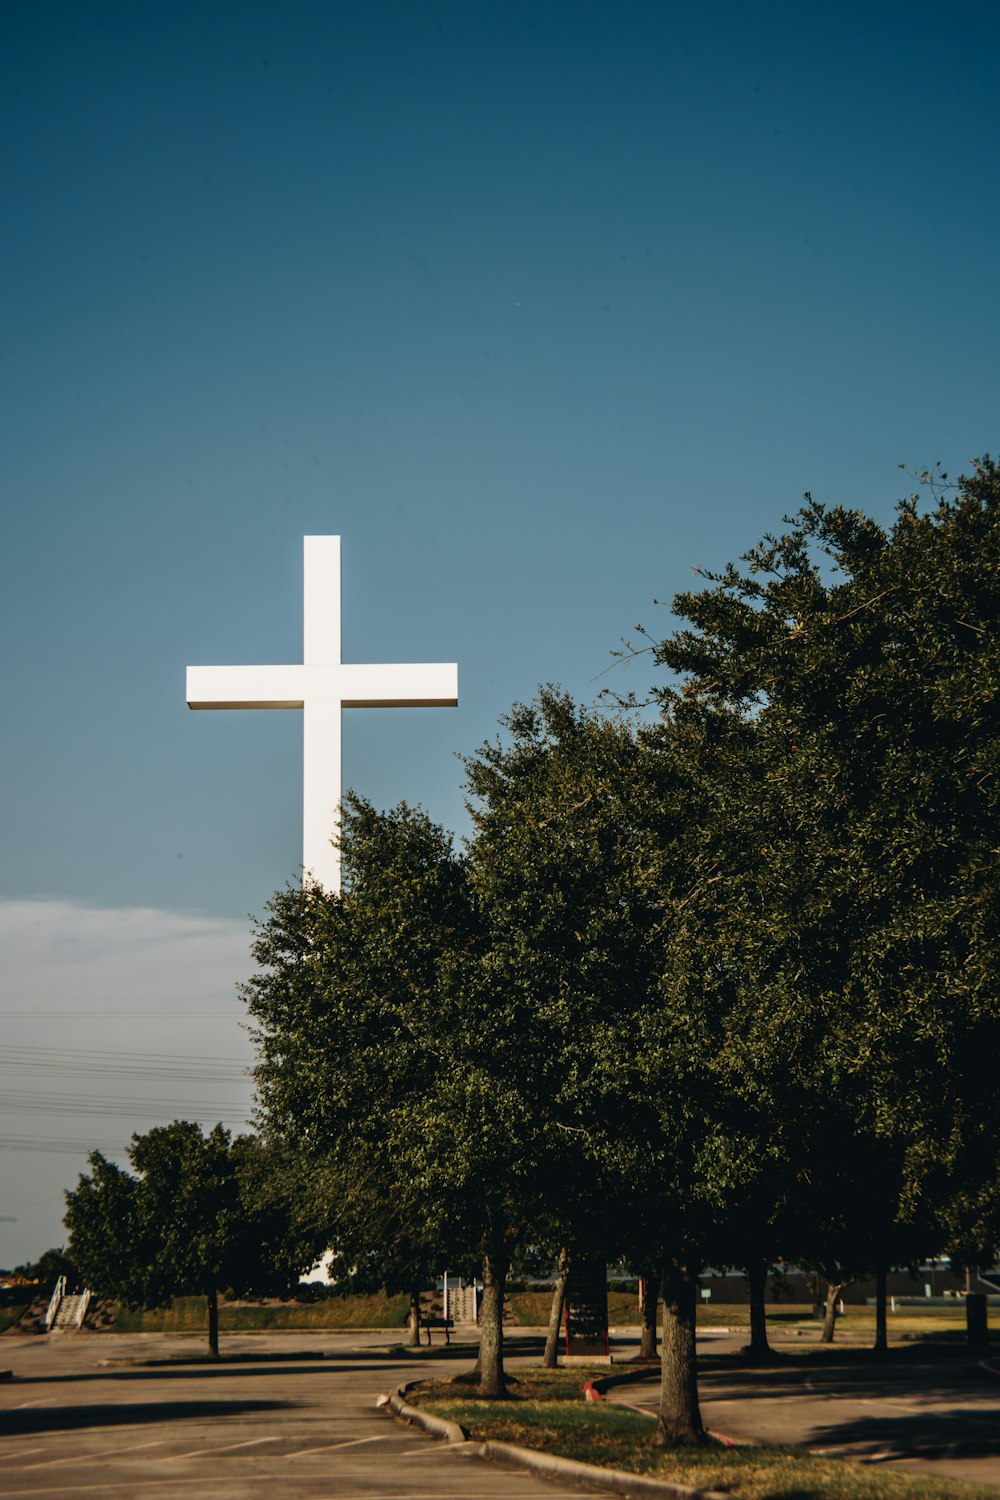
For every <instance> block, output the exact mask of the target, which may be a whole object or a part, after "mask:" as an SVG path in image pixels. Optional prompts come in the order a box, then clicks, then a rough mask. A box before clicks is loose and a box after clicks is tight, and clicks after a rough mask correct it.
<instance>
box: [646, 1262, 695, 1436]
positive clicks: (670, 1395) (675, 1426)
mask: <svg viewBox="0 0 1000 1500" xmlns="http://www.w3.org/2000/svg"><path fill="white" fill-rule="evenodd" d="M696 1302H697V1286H696V1283H695V1277H694V1275H693V1274H692V1273H691V1272H690V1271H689V1270H688V1269H687V1268H686V1267H685V1266H677V1265H670V1266H668V1267H667V1269H666V1272H665V1274H664V1277H663V1341H662V1352H661V1356H660V1360H661V1364H660V1369H661V1374H660V1411H659V1417H658V1420H657V1424H656V1435H655V1436H654V1438H653V1446H654V1447H656V1448H676V1447H680V1446H681V1445H682V1444H694V1443H704V1442H707V1441H708V1439H707V1437H706V1434H705V1429H704V1427H703V1426H702V1423H701V1412H700V1411H699V1409H698V1368H697V1361H696V1356H695V1305H696Z"/></svg>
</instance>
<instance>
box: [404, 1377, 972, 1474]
mask: <svg viewBox="0 0 1000 1500" xmlns="http://www.w3.org/2000/svg"><path fill="white" fill-rule="evenodd" d="M607 1373H608V1371H607V1368H606V1367H604V1368H603V1369H594V1370H591V1371H589V1372H588V1371H587V1370H586V1369H581V1368H580V1367H576V1368H574V1369H573V1370H571V1371H570V1370H558V1371H555V1372H551V1373H550V1372H548V1371H542V1370H530V1371H529V1370H518V1371H517V1374H516V1384H512V1399H511V1400H509V1401H480V1400H477V1399H475V1397H474V1396H472V1395H471V1393H470V1391H469V1388H468V1386H464V1387H463V1386H462V1385H461V1384H456V1383H455V1382H453V1381H446V1380H438V1381H425V1382H422V1383H421V1384H420V1385H419V1386H416V1387H413V1388H412V1389H411V1390H410V1391H409V1392H408V1393H407V1398H406V1399H407V1400H408V1401H409V1402H411V1403H412V1404H413V1405H415V1406H422V1407H424V1408H425V1409H426V1410H427V1411H431V1412H434V1413H435V1414H436V1415H438V1416H441V1417H447V1418H449V1419H450V1420H451V1421H453V1422H458V1423H460V1424H461V1426H462V1427H464V1428H465V1430H466V1431H467V1432H468V1434H469V1436H470V1437H472V1438H474V1439H476V1440H477V1441H480V1442H482V1441H485V1440H486V1439H487V1438H493V1439H496V1440H498V1441H501V1442H506V1443H519V1444H520V1445H521V1446H523V1447H526V1448H539V1449H543V1450H544V1451H546V1452H548V1453H557V1454H559V1455H560V1456H561V1457H563V1458H575V1459H579V1460H581V1461H582V1462H584V1463H590V1464H599V1465H601V1466H602V1467H605V1468H615V1469H626V1470H628V1471H629V1472H630V1473H633V1474H645V1475H647V1476H649V1477H650V1478H656V1479H667V1480H672V1481H673V1482H674V1483H675V1484H687V1485H692V1486H695V1487H697V1488H701V1489H706V1490H721V1491H724V1492H725V1493H727V1494H729V1495H731V1496H732V1500H997V1491H996V1490H995V1489H993V1488H992V1487H984V1486H983V1485H976V1484H969V1483H966V1482H965V1481H964V1480H958V1479H940V1478H937V1477H936V1476H934V1477H930V1476H928V1477H925V1476H923V1475H914V1474H905V1473H901V1472H900V1471H898V1470H894V1471H890V1470H887V1469H874V1468H869V1467H867V1466H862V1465H860V1464H856V1463H852V1462H850V1461H849V1460H847V1459H837V1458H821V1457H818V1456H815V1455H813V1454H811V1453H807V1452H805V1451H804V1450H802V1449H801V1448H774V1447H738V1448H727V1447H723V1446H722V1445H721V1444H713V1445H711V1446H710V1447H707V1448H698V1449H689V1450H674V1451H667V1452H664V1451H663V1450H661V1449H656V1448H652V1447H651V1446H650V1438H651V1436H652V1422H651V1419H650V1418H648V1417H646V1416H644V1415H642V1414H641V1413H640V1412H637V1411H632V1410H631V1409H630V1408H628V1407H623V1406H615V1405H613V1404H611V1403H610V1402H592V1401H586V1400H584V1397H583V1383H584V1381H585V1380H587V1379H590V1378H597V1377H598V1376H600V1375H601V1374H603V1375H607Z"/></svg>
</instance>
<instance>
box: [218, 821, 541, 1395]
mask: <svg viewBox="0 0 1000 1500" xmlns="http://www.w3.org/2000/svg"><path fill="white" fill-rule="evenodd" d="M342 848H343V856H344V874H345V882H344V891H343V894H342V895H339V896H338V895H333V894H331V893H329V892H325V891H323V890H321V889H320V888H318V887H316V886H314V885H308V884H307V885H306V886H305V887H303V888H302V889H301V890H298V889H289V890H286V891H283V892H279V893H278V894H277V895H276V896H275V897H274V899H273V900H272V902H271V903H270V906H269V913H270V914H269V917H268V919H267V921H266V922H265V923H264V924H263V925H262V926H261V927H260V929H259V931H258V935H257V940H256V944H255V948H254V952H255V956H256V958H257V961H258V965H259V970H258V973H257V974H256V975H255V976H254V977H253V979H252V980H251V981H250V983H249V984H248V985H247V987H246V998H247V1001H248V1004H249V1007H250V1011H251V1014H252V1015H253V1017H254V1019H255V1021H256V1023H257V1028H258V1030H257V1042H258V1046H259V1048H260V1063H259V1065H258V1069H257V1079H258V1088H259V1098H260V1103H261V1108H262V1110H263V1112H264V1115H265V1118H266V1122H267V1130H268V1134H269V1137H270V1138H272V1139H274V1140H275V1141H276V1142H279V1143H281V1144H283V1145H287V1146H289V1147H291V1148H294V1149H296V1150H308V1151H313V1152H315V1153H316V1154H317V1155H318V1156H319V1157H322V1159H323V1160H324V1162H325V1163H326V1164H327V1170H329V1172H330V1173H331V1174H332V1180H333V1181H334V1182H337V1183H342V1184H350V1190H349V1193H348V1194H347V1195H346V1196H345V1198H344V1201H342V1202H341V1203H338V1204H334V1205H331V1220H332V1224H333V1227H334V1240H335V1242H337V1243H338V1244H339V1243H340V1240H341V1238H342V1237H343V1238H344V1239H345V1241H346V1242H347V1243H349V1244H356V1245H358V1247H359V1250H360V1249H361V1248H362V1247H363V1246H364V1245H365V1241H366V1240H367V1248H368V1249H369V1250H372V1251H374V1253H375V1257H376V1260H377V1261H378V1263H379V1264H382V1265H386V1264H391V1263H392V1262H397V1263H398V1261H399V1259H400V1257H401V1256H403V1257H405V1258H411V1257H412V1255H413V1253H414V1251H415V1250H420V1249H424V1250H429V1249H430V1248H431V1247H433V1249H434V1250H436V1251H437V1252H438V1253H439V1254H440V1255H441V1256H443V1257H445V1258H446V1259H447V1260H450V1261H452V1262H454V1261H458V1260H461V1259H464V1258H465V1257H467V1256H469V1255H472V1254H476V1255H477V1256H478V1257H479V1258H480V1259H481V1263H482V1266H483V1281H484V1293H483V1302H482V1313H481V1330H482V1337H481V1349H480V1362H479V1388H480V1391H481V1393H482V1394H484V1395H488V1396H489V1395H498V1394H502V1392H503V1390H504V1376H503V1328H502V1309H503V1296H504V1287H505V1278H506V1268H507V1265H508V1263H509V1260H510V1255H511V1252H512V1249H513V1247H514V1245H515V1244H516V1243H517V1242H518V1241H519V1239H521V1238H522V1237H523V1235H524V1233H525V1232H526V1226H527V1224H528V1223H530V1220H531V1214H532V1210H533V1205H534V1204H535V1203H536V1202H537V1201H538V1199H539V1197H540V1196H541V1192H542V1189H541V1185H540V1181H539V1179H540V1176H541V1170H542V1161H541V1155H542V1153H541V1150H540V1146H539V1131H538V1126H537V1124H536V1111H535V1108H534V1101H533V1100H531V1099H530V1098H528V1097H527V1096H526V1094H525V1091H524V1088H523V1070H522V1069H521V1068H519V1066H517V1065H516V1064H515V1062H514V1059H513V1056H512V1054H513V1053H514V1052H515V1051H517V1052H520V1051H521V1050H523V1048H524V1046H525V1045H526V1044H525V1042H524V1041H523V1039H522V1038H521V1037H520V1036H519V1035H518V1032H517V1027H516V1025H515V1024H514V1022H513V1017H512V1012H511V1007H510V1005H509V1004H508V1003H507V999H506V997H504V996H503V994H502V993H501V992H500V990H499V987H498V985H497V983H496V982H495V980H494V979H493V978H492V977H491V973H490V968H489V964H488V962H487V961H486V955H485V953H484V948H483V936H482V930H481V926H480V922H479V916H478V911H477V907H476V903H475V900H474V897H473V894H472V891H471V889H470V885H469V880H468V871H467V864H466V861H465V859H464V857H463V856H461V855H459V854H456V853H455V851H454V849H453V847H452V842H451V839H450V838H449V837H448V836H447V835H446V834H445V833H444V831H443V830H442V829H440V828H438V827H436V826H435V825H434V824H433V823H432V822H431V821H430V820H429V819H428V818H427V817H426V815H425V814H423V813H421V812H419V811H417V810H414V809H411V808H408V807H406V806H405V805H403V806H401V807H399V808H396V809H393V810H392V811H390V812H389V813H384V814H383V813H378V812H376V811H375V809H373V808H372V807H371V806H370V805H369V804H368V803H366V802H364V801H363V800H361V799H359V798H355V797H350V796H349V797H347V798H346V799H345V805H344V818H343V829H342Z"/></svg>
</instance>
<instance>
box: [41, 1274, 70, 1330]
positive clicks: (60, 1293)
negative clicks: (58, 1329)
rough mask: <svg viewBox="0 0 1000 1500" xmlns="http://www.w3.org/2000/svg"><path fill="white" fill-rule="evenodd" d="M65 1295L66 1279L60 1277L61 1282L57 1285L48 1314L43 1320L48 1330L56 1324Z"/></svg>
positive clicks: (50, 1301)
mask: <svg viewBox="0 0 1000 1500" xmlns="http://www.w3.org/2000/svg"><path fill="white" fill-rule="evenodd" d="M65 1295H66V1278H65V1276H60V1278H59V1280H58V1281H57V1282H56V1284H55V1290H54V1291H53V1293H52V1296H51V1298H50V1300H49V1306H48V1311H47V1312H46V1314H45V1317H44V1319H43V1320H42V1321H43V1322H44V1324H45V1327H46V1328H51V1327H52V1324H53V1323H54V1322H55V1319H56V1314H57V1313H58V1311H59V1304H60V1302H61V1301H62V1299H63V1298H64V1297H65Z"/></svg>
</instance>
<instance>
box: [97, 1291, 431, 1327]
mask: <svg viewBox="0 0 1000 1500" xmlns="http://www.w3.org/2000/svg"><path fill="white" fill-rule="evenodd" d="M409 1308H410V1299H409V1297H407V1296H405V1295H404V1296H401V1297H386V1296H384V1295H383V1294H382V1293H381V1292H375V1293H372V1294H371V1295H370V1296H359V1297H326V1298H324V1299H323V1301H322V1302H276V1303H262V1304H259V1305H258V1304H253V1303H250V1304H247V1303H242V1302H241V1303H235V1304H229V1303H225V1302H223V1303H220V1305H219V1332H220V1333H270V1332H282V1331H285V1330H287V1331H289V1332H291V1331H293V1330H295V1329H299V1330H302V1331H308V1330H309V1329H317V1330H321V1329H325V1328H402V1327H404V1326H405V1324H406V1318H407V1314H408V1312H409ZM108 1331H109V1332H111V1333H205V1334H207V1332H208V1308H207V1304H206V1302H205V1298H204V1297H175V1299H174V1301H173V1302H172V1303H171V1305H170V1306H169V1307H160V1308H156V1309H155V1310H148V1309H143V1308H130V1307H124V1306H123V1305H122V1304H121V1303H118V1304H117V1305H116V1307H115V1311H114V1320H113V1322H112V1324H111V1327H110V1329H109V1330H108Z"/></svg>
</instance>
